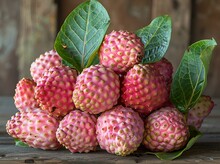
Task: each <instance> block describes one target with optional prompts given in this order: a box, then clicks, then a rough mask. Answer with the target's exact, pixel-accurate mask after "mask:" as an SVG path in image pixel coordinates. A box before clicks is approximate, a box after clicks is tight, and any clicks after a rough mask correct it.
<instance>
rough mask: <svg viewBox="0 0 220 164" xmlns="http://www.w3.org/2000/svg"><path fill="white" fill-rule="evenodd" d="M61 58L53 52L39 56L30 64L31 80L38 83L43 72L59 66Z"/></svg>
mask: <svg viewBox="0 0 220 164" xmlns="http://www.w3.org/2000/svg"><path fill="white" fill-rule="evenodd" d="M61 63H62V60H61V57H60V56H59V55H58V53H57V52H56V51H55V50H50V51H48V52H45V53H44V54H41V55H40V56H39V57H38V58H36V59H35V61H34V62H33V63H32V64H31V67H30V73H31V76H32V78H33V80H34V81H35V82H36V83H38V81H39V79H40V78H41V76H42V75H43V73H44V72H45V71H47V70H48V69H49V68H51V67H55V66H59V65H61Z"/></svg>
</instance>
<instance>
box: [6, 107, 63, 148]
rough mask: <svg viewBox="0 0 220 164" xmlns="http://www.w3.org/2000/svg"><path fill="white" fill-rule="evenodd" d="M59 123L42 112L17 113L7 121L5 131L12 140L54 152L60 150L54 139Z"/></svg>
mask: <svg viewBox="0 0 220 164" xmlns="http://www.w3.org/2000/svg"><path fill="white" fill-rule="evenodd" d="M58 126H59V121H58V120H57V119H55V118H54V117H52V116H50V115H49V114H48V113H47V112H45V111H42V110H40V109H39V110H37V109H36V110H34V111H32V112H22V113H20V112H17V113H16V114H15V115H14V116H12V117H11V119H10V120H8V122H7V124H6V130H7V132H8V134H9V135H11V136H12V137H13V138H16V139H19V140H20V141H22V142H25V143H27V144H28V145H29V146H31V147H34V148H40V149H44V150H56V149H59V148H61V145H60V143H59V142H58V141H57V138H56V130H57V128H58Z"/></svg>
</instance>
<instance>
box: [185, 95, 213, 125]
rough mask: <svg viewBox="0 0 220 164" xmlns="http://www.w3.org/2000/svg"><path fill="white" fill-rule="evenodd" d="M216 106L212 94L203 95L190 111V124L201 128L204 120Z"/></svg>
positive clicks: (188, 120) (188, 121)
mask: <svg viewBox="0 0 220 164" xmlns="http://www.w3.org/2000/svg"><path fill="white" fill-rule="evenodd" d="M213 107H214V102H213V101H212V99H211V97H210V96H205V95H202V96H201V97H200V98H199V100H198V102H197V103H196V105H195V106H194V107H193V108H191V109H190V110H189V112H188V119H187V123H188V125H191V126H194V127H195V128H196V129H199V128H200V127H201V125H202V123H203V120H204V119H205V118H206V117H207V116H208V115H209V114H210V112H211V111H212V109H213Z"/></svg>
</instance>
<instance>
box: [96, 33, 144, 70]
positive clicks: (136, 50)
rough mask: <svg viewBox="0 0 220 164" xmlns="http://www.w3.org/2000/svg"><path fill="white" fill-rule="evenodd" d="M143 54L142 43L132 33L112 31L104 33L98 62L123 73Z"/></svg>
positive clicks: (138, 60)
mask: <svg viewBox="0 0 220 164" xmlns="http://www.w3.org/2000/svg"><path fill="white" fill-rule="evenodd" d="M143 56H144V45H143V43H142V42H141V39H140V38H139V37H138V36H137V35H136V34H134V33H131V32H127V31H112V32H111V33H110V34H108V35H106V36H105V38H104V41H103V43H102V45H101V47H100V51H99V58H100V63H101V64H102V65H104V66H106V67H109V68H112V69H113V70H114V71H115V72H117V73H125V72H126V71H127V70H128V69H130V68H131V67H133V66H134V65H135V64H137V63H139V62H140V61H141V60H142V58H143Z"/></svg>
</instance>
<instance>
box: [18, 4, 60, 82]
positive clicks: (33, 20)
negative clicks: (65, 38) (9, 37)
mask: <svg viewBox="0 0 220 164" xmlns="http://www.w3.org/2000/svg"><path fill="white" fill-rule="evenodd" d="M20 1H21V5H20V23H19V24H20V28H19V29H20V30H19V35H20V36H19V38H18V42H19V44H18V49H17V52H18V57H19V61H18V69H19V78H22V77H30V71H29V70H30V65H31V63H32V62H33V61H34V60H35V59H36V57H38V56H39V55H40V54H41V53H44V52H45V51H48V50H51V49H53V43H54V39H55V35H56V5H55V3H54V1H53V0H47V1H45V0H31V1H30V0H20Z"/></svg>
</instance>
